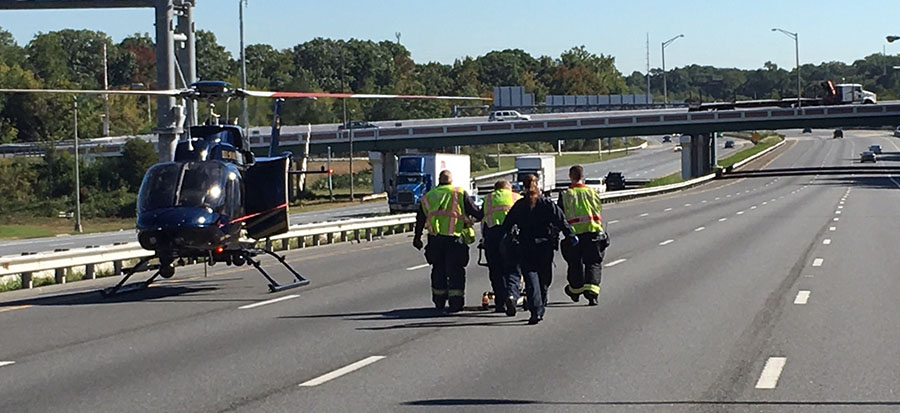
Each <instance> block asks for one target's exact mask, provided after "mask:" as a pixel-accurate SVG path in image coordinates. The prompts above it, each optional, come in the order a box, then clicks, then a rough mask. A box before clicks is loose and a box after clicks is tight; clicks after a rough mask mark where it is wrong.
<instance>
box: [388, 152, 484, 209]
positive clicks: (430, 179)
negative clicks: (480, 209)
mask: <svg viewBox="0 0 900 413" xmlns="http://www.w3.org/2000/svg"><path fill="white" fill-rule="evenodd" d="M469 167H470V166H469V156H468V155H454V154H447V153H421V154H407V155H400V157H399V158H398V159H397V181H396V184H395V185H393V188H391V192H390V193H389V194H388V206H389V208H390V210H391V212H415V211H416V209H417V208H418V207H419V200H420V199H422V196H423V195H425V193H427V192H428V191H430V190H431V188H434V187H435V185H437V184H438V176H439V175H440V173H441V171H443V170H445V169H446V170H448V171H450V172H451V173H452V174H453V185H454V186H459V187H462V188H464V189H465V190H466V191H468V193H469V195H470V196H471V195H472V194H473V192H472V188H471V173H470V169H469Z"/></svg>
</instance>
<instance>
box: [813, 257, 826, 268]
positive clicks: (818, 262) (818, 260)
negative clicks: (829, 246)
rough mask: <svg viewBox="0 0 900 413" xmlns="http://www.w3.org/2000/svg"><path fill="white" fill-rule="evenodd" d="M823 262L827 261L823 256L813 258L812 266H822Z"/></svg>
mask: <svg viewBox="0 0 900 413" xmlns="http://www.w3.org/2000/svg"><path fill="white" fill-rule="evenodd" d="M823 262H825V260H824V259H822V258H816V259H814V260H813V263H812V266H813V267H821V266H822V263H823Z"/></svg>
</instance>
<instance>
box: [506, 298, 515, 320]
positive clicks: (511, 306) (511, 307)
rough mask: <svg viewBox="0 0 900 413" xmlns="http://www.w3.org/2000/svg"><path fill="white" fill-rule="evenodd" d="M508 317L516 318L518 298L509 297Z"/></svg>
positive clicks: (507, 301)
mask: <svg viewBox="0 0 900 413" xmlns="http://www.w3.org/2000/svg"><path fill="white" fill-rule="evenodd" d="M506 315H508V316H510V317H514V316H515V315H516V298H515V297H512V296H511V297H509V298H507V299H506Z"/></svg>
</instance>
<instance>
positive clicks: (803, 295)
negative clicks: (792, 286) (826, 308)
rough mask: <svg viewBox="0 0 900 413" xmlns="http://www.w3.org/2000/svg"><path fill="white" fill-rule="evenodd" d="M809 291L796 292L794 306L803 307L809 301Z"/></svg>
mask: <svg viewBox="0 0 900 413" xmlns="http://www.w3.org/2000/svg"><path fill="white" fill-rule="evenodd" d="M809 293H810V292H809V290H800V291H797V297H796V298H794V304H797V305H803V304H806V303H807V302H808V301H809Z"/></svg>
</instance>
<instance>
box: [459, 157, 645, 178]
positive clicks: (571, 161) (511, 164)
mask: <svg viewBox="0 0 900 413" xmlns="http://www.w3.org/2000/svg"><path fill="white" fill-rule="evenodd" d="M634 152H635V151H630V152H628V153H625V152H613V153H603V154H601V155H597V154H596V153H564V154H562V155H557V156H556V167H557V168H561V167H563V166H571V165H576V164H588V163H594V162H602V161H609V160H612V159H617V158H622V157H625V156H628V155H631V154H633V153H634ZM515 167H516V157H515V156H502V157H500V167H498V168H488V169H483V170H480V171H478V172H474V173H472V176H473V177H479V176H482V175H487V174H492V173H495V172H500V171H508V170H510V169H513V168H515Z"/></svg>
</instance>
